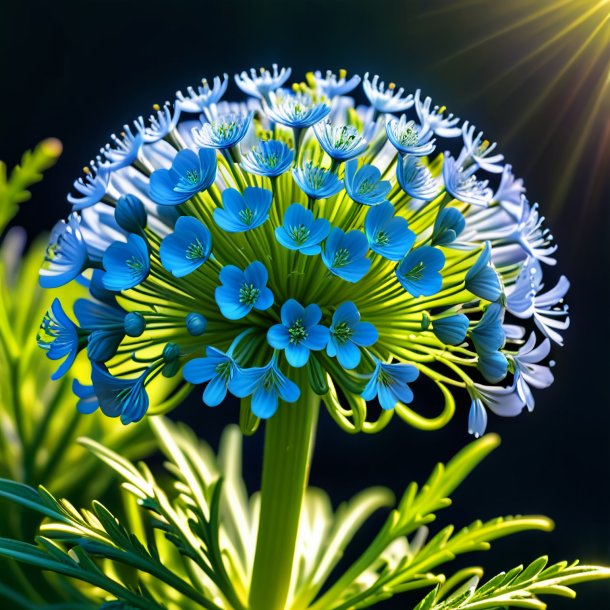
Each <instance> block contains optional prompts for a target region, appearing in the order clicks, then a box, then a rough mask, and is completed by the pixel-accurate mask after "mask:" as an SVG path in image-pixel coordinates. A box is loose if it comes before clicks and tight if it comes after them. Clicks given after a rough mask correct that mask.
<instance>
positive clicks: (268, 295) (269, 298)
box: [254, 287, 274, 311]
mask: <svg viewBox="0 0 610 610" xmlns="http://www.w3.org/2000/svg"><path fill="white" fill-rule="evenodd" d="M273 301H274V298H273V292H271V290H270V289H269V288H267V287H265V288H261V291H260V294H259V295H258V299H257V300H256V303H254V309H258V310H259V311H265V309H269V307H271V306H272V305H273Z"/></svg>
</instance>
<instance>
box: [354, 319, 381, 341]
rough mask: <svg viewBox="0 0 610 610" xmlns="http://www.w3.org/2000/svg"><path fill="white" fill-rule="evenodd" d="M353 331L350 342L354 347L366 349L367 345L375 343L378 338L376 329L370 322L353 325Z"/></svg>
mask: <svg viewBox="0 0 610 610" xmlns="http://www.w3.org/2000/svg"><path fill="white" fill-rule="evenodd" d="M353 330H354V332H353V334H352V336H351V340H352V341H353V342H354V343H355V344H356V345H362V346H363V347H368V346H369V345H373V344H374V343H376V342H377V339H378V338H379V333H378V332H377V329H376V328H375V327H374V326H373V325H372V324H371V323H370V322H359V323H358V324H356V325H354V327H353Z"/></svg>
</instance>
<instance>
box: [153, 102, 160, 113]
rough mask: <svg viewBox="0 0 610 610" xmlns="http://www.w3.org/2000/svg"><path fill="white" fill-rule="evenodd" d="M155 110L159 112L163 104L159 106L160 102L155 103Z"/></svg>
mask: <svg viewBox="0 0 610 610" xmlns="http://www.w3.org/2000/svg"><path fill="white" fill-rule="evenodd" d="M153 110H154V111H156V112H159V110H161V106H159V104H153Z"/></svg>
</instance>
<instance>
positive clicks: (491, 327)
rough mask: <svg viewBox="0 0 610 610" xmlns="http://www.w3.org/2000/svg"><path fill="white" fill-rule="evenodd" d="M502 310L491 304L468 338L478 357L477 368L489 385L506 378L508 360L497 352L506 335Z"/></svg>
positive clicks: (497, 305)
mask: <svg viewBox="0 0 610 610" xmlns="http://www.w3.org/2000/svg"><path fill="white" fill-rule="evenodd" d="M503 318H504V310H503V308H502V307H501V306H500V305H499V304H498V303H492V304H491V305H490V306H489V307H488V308H487V310H486V311H485V313H484V314H483V317H482V318H481V320H480V322H479V323H478V324H477V325H476V326H475V327H474V328H473V329H472V331H471V332H470V338H471V339H472V343H473V344H474V348H475V350H476V351H477V354H478V355H479V360H478V363H477V366H478V368H479V370H480V371H481V374H482V375H483V377H485V379H487V381H489V382H490V383H497V382H498V381H501V380H502V379H504V377H506V372H507V370H508V360H507V359H506V356H505V355H504V354H502V352H500V351H499V350H500V349H501V348H502V346H503V345H504V341H505V339H506V333H505V332H504V328H503V327H502V321H503Z"/></svg>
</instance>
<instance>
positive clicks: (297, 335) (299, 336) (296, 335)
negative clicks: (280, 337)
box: [288, 318, 307, 345]
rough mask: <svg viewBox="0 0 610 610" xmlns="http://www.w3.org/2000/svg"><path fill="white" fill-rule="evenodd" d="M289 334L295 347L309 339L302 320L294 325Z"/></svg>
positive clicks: (296, 321)
mask: <svg viewBox="0 0 610 610" xmlns="http://www.w3.org/2000/svg"><path fill="white" fill-rule="evenodd" d="M288 334H289V335H290V343H292V344H293V345H298V344H299V343H301V341H303V340H304V339H306V338H307V329H306V328H305V327H304V326H303V321H302V320H301V318H299V319H297V320H295V321H294V322H293V323H292V326H291V327H290V328H289V329H288Z"/></svg>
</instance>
